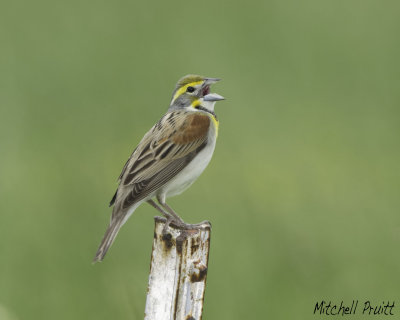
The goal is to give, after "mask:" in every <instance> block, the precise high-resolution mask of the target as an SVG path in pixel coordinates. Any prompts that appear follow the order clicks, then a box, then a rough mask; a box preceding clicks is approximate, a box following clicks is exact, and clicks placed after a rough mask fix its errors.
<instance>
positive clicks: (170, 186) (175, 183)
mask: <svg viewBox="0 0 400 320" xmlns="http://www.w3.org/2000/svg"><path fill="white" fill-rule="evenodd" d="M214 148H215V139H213V141H210V142H209V143H207V145H206V146H205V148H204V149H203V150H202V151H200V153H199V154H198V155H197V156H196V157H195V158H194V159H193V160H192V161H191V162H190V163H189V164H188V165H187V166H186V167H185V168H184V169H183V170H182V171H181V172H179V173H178V174H177V175H176V176H175V177H174V178H173V179H172V180H171V181H169V182H168V183H167V184H166V185H165V186H163V187H162V188H161V190H160V192H159V193H158V194H160V195H162V196H165V197H172V196H175V195H178V194H180V193H182V192H183V191H185V190H186V189H187V188H189V187H190V185H191V184H192V183H193V182H194V181H195V180H196V179H197V178H198V177H199V176H200V175H201V173H202V172H203V171H204V169H205V168H206V167H207V165H208V164H209V162H210V160H211V157H212V155H213V152H214Z"/></svg>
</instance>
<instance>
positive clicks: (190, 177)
mask: <svg viewBox="0 0 400 320" xmlns="http://www.w3.org/2000/svg"><path fill="white" fill-rule="evenodd" d="M219 80H221V79H219V78H207V77H203V76H199V75H193V74H189V75H186V76H184V77H182V78H181V79H180V80H179V81H178V83H177V84H176V87H175V89H174V91H173V93H172V99H171V103H170V105H169V108H168V110H167V112H166V113H165V115H164V116H163V117H162V118H161V119H160V120H159V121H158V122H157V123H156V124H155V125H154V126H153V127H152V128H151V129H150V130H149V131H148V132H147V133H146V134H145V135H144V137H143V138H142V140H141V141H140V142H139V144H138V146H137V147H136V148H135V149H134V151H133V152H132V154H131V156H130V157H129V159H128V161H127V162H126V164H125V166H124V167H123V169H122V172H121V174H120V175H119V178H118V182H119V185H118V188H117V190H116V192H115V194H114V196H113V197H112V199H111V202H110V207H111V206H113V209H112V214H111V219H110V223H109V225H108V228H107V230H106V232H105V234H104V237H103V239H102V241H101V243H100V245H99V247H98V250H97V252H96V255H95V257H94V259H93V263H95V262H98V261H102V260H103V259H104V256H105V255H106V253H107V251H108V249H109V248H110V246H111V245H112V244H113V242H114V240H115V237H116V236H117V234H118V232H119V230H120V228H121V227H122V226H123V225H124V224H125V222H126V221H127V220H128V218H129V217H130V216H131V215H132V213H133V212H134V211H135V210H136V209H137V208H138V207H139V206H140V205H141V204H142V203H144V202H147V203H148V204H150V205H151V206H152V207H154V208H155V209H157V210H158V211H159V212H161V213H162V214H163V215H164V216H165V217H166V219H167V220H166V224H165V226H164V229H163V232H166V230H167V227H168V226H169V225H170V224H171V223H172V224H173V225H174V226H176V227H178V228H180V229H196V228H199V227H200V226H201V225H204V223H207V221H204V222H202V223H200V224H187V223H185V222H184V221H183V220H182V218H181V217H180V216H179V215H178V214H177V213H176V212H175V211H174V210H173V209H172V208H171V207H170V206H169V205H168V204H167V203H166V199H167V198H169V197H172V196H176V195H179V194H181V193H182V192H183V191H185V190H186V189H187V188H189V187H190V186H191V185H192V183H193V182H194V181H195V180H196V179H197V178H198V177H199V176H200V175H201V173H202V172H203V171H204V169H205V168H206V167H207V165H208V164H209V162H210V160H211V158H212V155H213V153H214V149H215V144H216V140H217V136H218V128H219V120H218V118H217V115H216V114H215V112H214V106H215V103H216V102H217V101H220V100H224V99H225V98H224V97H223V96H221V95H219V94H216V93H210V86H211V85H212V84H214V83H216V82H218V81H219ZM155 199H156V200H157V201H158V204H157V203H156V202H155Z"/></svg>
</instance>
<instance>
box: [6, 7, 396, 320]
mask: <svg viewBox="0 0 400 320" xmlns="http://www.w3.org/2000/svg"><path fill="white" fill-rule="evenodd" d="M399 10H400V4H399V2H398V1H371V0H359V1H353V0H339V1H320V0H306V1H295V0H292V1H278V0H273V1H271V0H267V1H246V2H241V1H219V2H217V1H209V0H205V1H201V2H183V1H182V2H181V1H159V2H156V1H154V2H150V1H148V2H144V1H142V2H135V1H124V0H118V1H114V2H111V1H103V0H101V1H87V0H84V1H81V0H79V1H77V0H72V1H68V2H67V1H50V0H38V1H27V0H25V1H12V2H11V1H6V2H2V4H1V8H0V27H1V30H0V32H1V33H0V36H1V42H0V46H1V47H0V74H1V76H0V148H1V149H0V161H1V163H0V188H1V190H0V197H1V199H0V212H1V215H0V318H1V320H3V319H7V320H8V319H18V320H22V319H60V320H62V319H142V318H143V313H144V305H145V296H146V288H147V280H148V278H147V277H148V272H149V262H150V253H151V246H152V237H153V216H154V215H156V214H157V212H156V211H155V210H154V209H153V208H151V207H150V206H148V205H143V206H142V207H140V208H139V209H138V210H137V211H136V213H135V214H134V215H133V216H132V218H131V219H130V220H129V222H128V223H127V224H126V225H125V226H124V228H122V230H121V232H120V234H119V236H118V238H117V241H116V242H115V245H114V246H113V247H112V249H111V251H110V252H109V254H108V256H107V257H106V259H105V261H104V262H103V263H101V264H96V265H92V264H91V260H92V258H93V256H94V253H95V251H96V249H97V246H98V244H99V242H100V240H101V237H102V236H103V232H104V231H105V228H106V225H107V223H108V220H109V214H110V209H109V208H108V207H107V205H108V202H109V200H110V199H111V197H112V195H113V193H114V191H115V188H116V186H117V184H116V178H117V177H118V175H119V173H120V170H121V169H122V166H123V165H124V163H125V161H126V159H127V157H128V156H129V155H130V153H131V151H132V150H133V148H134V147H135V146H136V144H137V143H138V142H139V140H140V139H141V137H142V136H143V134H144V133H145V132H146V131H147V130H148V129H149V128H150V127H151V126H152V125H153V124H154V123H155V122H156V121H157V120H158V119H159V118H160V117H161V116H162V115H163V114H164V112H165V111H166V109H167V107H168V105H169V101H170V97H171V93H172V90H173V88H174V86H175V83H176V81H177V80H178V79H179V78H180V77H181V76H183V75H185V74H188V73H197V74H202V75H205V76H209V77H221V78H222V79H223V81H221V82H220V83H218V84H217V85H215V86H214V87H213V90H214V91H215V92H218V93H219V94H222V95H224V96H225V97H227V100H226V101H224V102H221V103H218V104H217V107H216V111H217V114H218V116H219V118H220V135H219V140H218V144H217V148H216V152H215V154H214V158H213V160H212V162H211V164H210V166H209V167H208V168H207V170H206V171H205V172H204V174H203V175H202V177H201V178H200V179H199V180H198V181H197V182H196V183H195V184H194V185H193V186H192V187H191V188H190V189H189V190H188V191H186V192H185V193H184V194H183V195H182V196H180V197H177V198H173V199H171V200H170V204H171V205H172V206H173V207H174V208H175V209H176V210H177V212H179V213H180V214H181V215H182V216H183V217H184V219H185V220H186V221H188V222H199V221H201V220H204V219H209V220H211V222H212V224H213V232H212V241H211V254H210V263H209V274H208V282H207V290H206V297H205V308H204V314H203V317H204V319H244V318H251V319H256V318H257V319H294V318H296V319H310V318H321V316H315V315H313V310H314V305H315V303H316V302H317V301H320V300H322V299H325V300H332V301H333V302H337V303H340V301H341V300H345V301H347V302H348V303H350V304H351V300H352V299H359V300H360V304H361V303H363V302H364V301H365V300H371V302H373V303H376V304H381V303H382V301H383V300H390V301H393V300H395V302H396V303H397V304H398V303H400V277H399V270H400V254H399V242H400V216H399V207H400V197H399V190H400V183H399V181H400V165H399V163H400V151H399V136H400V132H399V131H400V130H399V128H400V126H399V115H400V112H399V105H400V104H399V102H400V90H399V87H400V67H399V66H400V63H399V57H400V37H399V30H400V19H399V12H400V11H399ZM397 304H396V306H397V307H395V309H394V311H395V314H397V315H399V314H400V310H399V307H398V305H397ZM359 307H360V308H361V306H359ZM396 308H397V309H396ZM360 311H361V310H360ZM325 317H326V316H325ZM352 318H353V319H361V318H365V316H364V317H362V316H361V315H356V316H353V317H352Z"/></svg>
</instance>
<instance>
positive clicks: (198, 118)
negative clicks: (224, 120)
mask: <svg viewBox="0 0 400 320" xmlns="http://www.w3.org/2000/svg"><path fill="white" fill-rule="evenodd" d="M209 128H210V118H209V117H208V116H207V115H202V114H191V115H189V116H187V119H186V121H185V123H184V124H183V125H182V127H181V128H180V129H179V130H178V131H177V133H176V134H175V135H174V136H173V142H174V143H176V144H185V143H190V142H192V141H195V140H204V139H205V136H206V135H207V132H208V129H209Z"/></svg>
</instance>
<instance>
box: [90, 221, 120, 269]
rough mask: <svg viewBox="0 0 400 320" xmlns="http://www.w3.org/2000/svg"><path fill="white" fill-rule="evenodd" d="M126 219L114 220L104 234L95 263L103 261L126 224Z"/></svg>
mask: <svg viewBox="0 0 400 320" xmlns="http://www.w3.org/2000/svg"><path fill="white" fill-rule="evenodd" d="M124 222H125V221H124V219H113V220H111V222H110V225H109V226H108V228H107V231H106V233H105V234H104V237H103V240H101V243H100V246H99V248H98V249H97V252H96V255H95V257H94V259H93V263H96V262H98V261H102V260H103V259H104V256H105V255H106V253H107V251H108V249H109V248H110V247H111V245H112V243H113V242H114V240H115V237H116V236H117V234H118V231H119V229H120V228H121V227H122V225H123V224H124Z"/></svg>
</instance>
